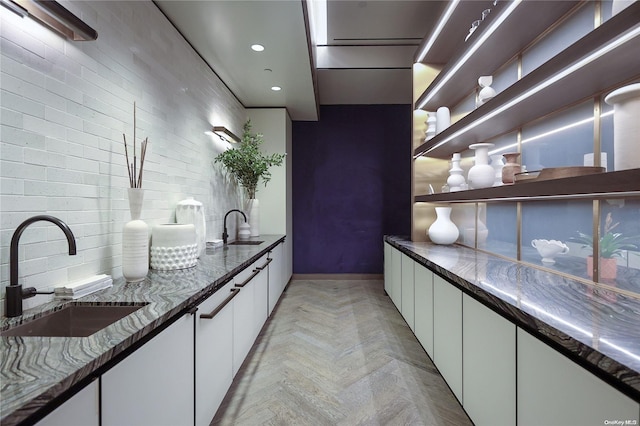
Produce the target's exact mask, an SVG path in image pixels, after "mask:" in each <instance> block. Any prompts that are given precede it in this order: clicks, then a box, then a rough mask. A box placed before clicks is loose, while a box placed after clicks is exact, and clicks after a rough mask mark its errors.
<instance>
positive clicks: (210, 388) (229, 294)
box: [195, 281, 240, 426]
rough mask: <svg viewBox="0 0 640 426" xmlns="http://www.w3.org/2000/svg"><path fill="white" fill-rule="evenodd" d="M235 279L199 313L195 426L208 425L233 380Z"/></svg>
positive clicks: (219, 291)
mask: <svg viewBox="0 0 640 426" xmlns="http://www.w3.org/2000/svg"><path fill="white" fill-rule="evenodd" d="M239 291H240V290H238V289H237V288H235V287H234V286H233V281H231V282H229V283H228V284H227V285H225V286H224V287H222V288H221V289H219V290H218V291H216V292H215V293H214V294H213V295H211V297H209V298H208V299H207V300H205V301H204V302H202V303H201V304H200V305H199V306H198V311H197V313H196V371H195V381H196V426H204V425H209V423H211V420H213V417H214V416H215V414H216V411H217V410H218V407H219V406H220V403H222V400H223V399H224V396H225V395H226V393H227V391H228V390H229V387H230V386H231V382H232V381H233V305H234V301H233V299H234V298H235V297H236V296H238V294H239Z"/></svg>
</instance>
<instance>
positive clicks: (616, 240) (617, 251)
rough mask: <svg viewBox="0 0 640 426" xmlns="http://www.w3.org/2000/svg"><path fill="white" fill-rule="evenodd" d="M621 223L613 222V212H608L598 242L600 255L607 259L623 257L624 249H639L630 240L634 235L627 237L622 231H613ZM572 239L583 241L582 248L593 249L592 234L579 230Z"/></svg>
mask: <svg viewBox="0 0 640 426" xmlns="http://www.w3.org/2000/svg"><path fill="white" fill-rule="evenodd" d="M619 224H620V222H616V223H613V218H612V217H611V213H607V217H606V219H605V221H604V233H603V235H602V237H600V241H599V242H598V247H599V250H600V257H602V258H605V259H611V258H613V257H622V252H623V251H624V250H638V246H637V245H636V244H634V243H631V242H630V241H631V240H633V238H634V237H625V236H623V235H622V233H620V232H611V231H612V230H613V229H615V228H616V227H617V226H618V225H619ZM571 240H572V241H576V242H578V243H582V244H583V246H582V248H590V249H591V250H592V251H593V237H592V236H591V235H587V234H584V233H582V232H579V231H578V236H577V237H574V238H572V239H571Z"/></svg>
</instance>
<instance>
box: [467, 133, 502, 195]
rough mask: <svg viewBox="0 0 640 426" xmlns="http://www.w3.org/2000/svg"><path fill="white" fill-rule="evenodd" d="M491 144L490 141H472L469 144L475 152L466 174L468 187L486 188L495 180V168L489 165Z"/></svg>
mask: <svg viewBox="0 0 640 426" xmlns="http://www.w3.org/2000/svg"><path fill="white" fill-rule="evenodd" d="M492 146H493V144H492V143H474V144H473V145H469V149H473V150H474V151H475V152H476V154H475V164H474V166H473V167H471V169H470V170H469V175H468V176H467V183H468V184H469V188H471V189H478V188H488V187H490V186H493V182H494V181H495V174H496V172H495V170H494V169H493V167H491V166H490V165H489V148H491V147H492Z"/></svg>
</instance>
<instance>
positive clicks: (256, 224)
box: [245, 198, 260, 237]
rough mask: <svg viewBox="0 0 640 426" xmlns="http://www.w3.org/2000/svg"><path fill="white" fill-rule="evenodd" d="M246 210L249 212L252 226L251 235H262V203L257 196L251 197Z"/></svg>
mask: <svg viewBox="0 0 640 426" xmlns="http://www.w3.org/2000/svg"><path fill="white" fill-rule="evenodd" d="M245 212H247V213H248V215H247V217H248V219H249V226H250V230H249V232H250V234H249V235H250V236H251V237H257V236H259V235H260V203H259V202H258V199H257V198H251V199H249V200H248V201H247V205H246V209H245Z"/></svg>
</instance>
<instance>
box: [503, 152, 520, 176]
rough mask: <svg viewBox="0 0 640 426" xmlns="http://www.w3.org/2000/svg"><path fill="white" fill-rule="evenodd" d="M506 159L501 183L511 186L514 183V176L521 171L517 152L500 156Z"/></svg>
mask: <svg viewBox="0 0 640 426" xmlns="http://www.w3.org/2000/svg"><path fill="white" fill-rule="evenodd" d="M502 155H503V156H504V158H505V159H506V162H507V163H506V164H505V165H504V167H503V168H502V183H506V184H512V183H513V182H514V181H515V174H516V173H520V172H521V171H522V167H521V166H520V164H519V163H518V157H520V153H519V152H507V153H505V154H502Z"/></svg>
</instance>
